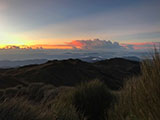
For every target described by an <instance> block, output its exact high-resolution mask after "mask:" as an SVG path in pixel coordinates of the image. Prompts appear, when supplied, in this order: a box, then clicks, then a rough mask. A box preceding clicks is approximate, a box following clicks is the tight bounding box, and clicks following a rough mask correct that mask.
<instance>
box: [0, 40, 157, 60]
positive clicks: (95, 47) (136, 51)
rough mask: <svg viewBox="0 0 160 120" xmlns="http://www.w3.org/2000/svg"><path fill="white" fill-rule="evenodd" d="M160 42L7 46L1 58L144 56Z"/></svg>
mask: <svg viewBox="0 0 160 120" xmlns="http://www.w3.org/2000/svg"><path fill="white" fill-rule="evenodd" d="M154 46H157V47H159V46H160V42H145V43H125V44H124V43H118V42H111V41H109V40H108V41H106V40H99V39H94V40H75V41H72V42H67V43H65V44H63V45H33V46H26V45H23V46H12V45H10V46H6V47H4V48H1V49H0V60H26V59H50V60H52V59H68V58H84V57H85V58H86V57H100V58H104V59H106V58H113V57H121V56H136V57H143V56H145V55H147V54H146V53H148V51H149V50H151V49H152V48H154Z"/></svg>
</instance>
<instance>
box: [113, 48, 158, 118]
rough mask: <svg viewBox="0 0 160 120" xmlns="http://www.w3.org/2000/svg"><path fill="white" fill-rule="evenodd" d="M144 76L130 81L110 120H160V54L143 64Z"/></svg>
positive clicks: (156, 53)
mask: <svg viewBox="0 0 160 120" xmlns="http://www.w3.org/2000/svg"><path fill="white" fill-rule="evenodd" d="M141 70H142V74H141V76H139V77H133V78H131V80H128V82H127V83H126V85H125V87H124V89H123V90H122V91H121V93H120V94H119V99H118V103H117V104H116V105H115V107H114V110H112V111H110V120H160V114H159V113H160V54H159V53H158V52H157V51H156V52H155V54H154V56H153V59H152V61H150V60H147V61H144V62H143V63H142V67H141Z"/></svg>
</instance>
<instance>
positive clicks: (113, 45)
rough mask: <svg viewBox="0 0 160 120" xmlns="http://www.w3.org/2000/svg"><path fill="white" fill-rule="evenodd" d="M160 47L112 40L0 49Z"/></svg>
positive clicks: (131, 48)
mask: <svg viewBox="0 0 160 120" xmlns="http://www.w3.org/2000/svg"><path fill="white" fill-rule="evenodd" d="M155 46H156V47H159V46H160V42H143V43H119V42H112V41H110V40H100V39H94V40H74V41H71V42H65V43H64V44H57V45H49V44H39V45H31V46H28V45H19V46H18V45H17V46H16V45H7V46H3V47H1V48H0V50H7V49H20V50H22V49H25V50H29V49H33V50H38V49H46V50H47V49H57V50H65V49H66V50H67V49H68V50H73V51H74V50H87V51H97V52H98V51H105V50H107V51H126V50H149V49H153V48H154V47H155Z"/></svg>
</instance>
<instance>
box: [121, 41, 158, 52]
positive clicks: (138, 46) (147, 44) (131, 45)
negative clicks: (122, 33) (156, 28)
mask: <svg viewBox="0 0 160 120" xmlns="http://www.w3.org/2000/svg"><path fill="white" fill-rule="evenodd" d="M121 45H122V46H123V47H125V48H128V49H130V48H133V49H136V50H140V49H153V48H154V47H159V46H160V42H139V43H138V42H136V43H124V44H123V43H122V44H121Z"/></svg>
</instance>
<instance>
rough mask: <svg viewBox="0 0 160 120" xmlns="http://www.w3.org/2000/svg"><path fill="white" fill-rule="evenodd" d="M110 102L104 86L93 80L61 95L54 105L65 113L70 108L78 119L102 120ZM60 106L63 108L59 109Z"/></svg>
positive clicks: (109, 94) (108, 92) (110, 95)
mask: <svg viewBox="0 0 160 120" xmlns="http://www.w3.org/2000/svg"><path fill="white" fill-rule="evenodd" d="M112 100H113V96H112V94H111V93H110V91H109V90H108V88H107V87H106V85H105V84H104V83H103V82H100V81H98V80H94V81H91V82H88V83H87V82H85V83H82V84H80V85H79V86H77V87H75V88H74V89H73V90H71V91H69V92H68V93H64V94H61V96H60V97H59V98H58V99H57V100H56V101H57V103H56V104H57V106H60V109H62V111H63V112H64V109H65V110H66V112H65V113H67V111H68V110H67V109H68V108H72V110H74V111H76V112H73V113H78V116H79V118H81V116H83V117H84V118H85V119H86V120H103V119H104V118H105V117H104V116H105V111H106V110H107V109H108V108H109V106H110V104H111V102H112ZM62 105H64V107H61V106H62ZM58 111H60V110H58ZM63 112H61V113H63ZM73 115H74V114H73ZM74 116H75V115H74Z"/></svg>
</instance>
